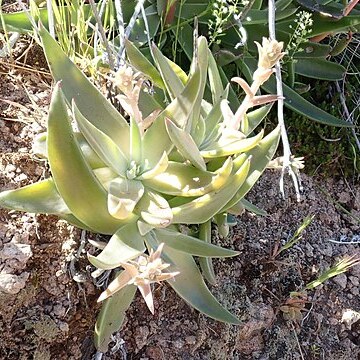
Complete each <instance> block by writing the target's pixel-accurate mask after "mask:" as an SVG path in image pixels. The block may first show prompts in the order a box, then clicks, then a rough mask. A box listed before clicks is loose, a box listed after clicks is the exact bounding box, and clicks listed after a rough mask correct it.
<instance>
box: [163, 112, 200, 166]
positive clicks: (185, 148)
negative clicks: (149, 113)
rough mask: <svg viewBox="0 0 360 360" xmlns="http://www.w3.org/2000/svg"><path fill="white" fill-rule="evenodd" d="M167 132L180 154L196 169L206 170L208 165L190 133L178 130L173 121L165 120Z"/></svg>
mask: <svg viewBox="0 0 360 360" xmlns="http://www.w3.org/2000/svg"><path fill="white" fill-rule="evenodd" d="M165 124H166V130H167V132H168V134H169V137H170V139H171V141H172V142H173V143H174V145H175V146H176V147H177V149H178V150H179V152H180V153H181V154H182V155H183V156H184V158H185V159H188V160H189V161H190V162H191V163H192V164H193V165H194V166H195V167H197V168H198V169H200V170H204V171H205V170H206V164H205V161H204V159H203V158H202V156H201V155H200V152H199V149H198V147H197V145H196V144H195V141H194V140H193V138H192V137H191V135H190V134H189V133H187V132H186V131H185V130H182V129H180V128H178V127H177V126H176V125H175V124H174V123H173V122H172V121H171V120H169V119H165Z"/></svg>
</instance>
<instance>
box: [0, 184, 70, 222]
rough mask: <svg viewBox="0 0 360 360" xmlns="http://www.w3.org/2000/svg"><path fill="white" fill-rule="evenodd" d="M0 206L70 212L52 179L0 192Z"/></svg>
mask: <svg viewBox="0 0 360 360" xmlns="http://www.w3.org/2000/svg"><path fill="white" fill-rule="evenodd" d="M0 206H1V207H4V208H7V209H12V210H18V211H27V212H30V213H36V214H55V215H59V214H71V211H70V210H69V209H68V207H67V206H66V204H65V202H64V200H63V199H62V198H61V196H60V195H59V192H58V191H57V189H56V186H55V184H54V181H53V180H52V179H46V180H43V181H39V182H37V183H35V184H31V185H27V186H23V187H21V188H19V189H15V190H7V191H3V192H1V193H0Z"/></svg>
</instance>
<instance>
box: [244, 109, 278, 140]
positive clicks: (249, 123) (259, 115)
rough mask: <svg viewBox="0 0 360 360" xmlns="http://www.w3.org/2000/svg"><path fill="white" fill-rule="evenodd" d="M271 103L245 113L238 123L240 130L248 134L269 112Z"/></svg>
mask: <svg viewBox="0 0 360 360" xmlns="http://www.w3.org/2000/svg"><path fill="white" fill-rule="evenodd" d="M272 106H273V104H269V105H266V106H261V107H260V108H258V109H256V110H253V111H250V112H249V113H247V114H246V115H245V118H244V120H243V121H242V122H241V123H240V131H241V132H242V133H243V134H245V135H246V136H248V135H250V134H251V133H252V132H253V130H254V129H256V127H257V126H258V125H259V124H260V123H261V122H262V121H263V120H264V118H265V117H266V115H267V114H268V113H269V111H270V109H271V108H272Z"/></svg>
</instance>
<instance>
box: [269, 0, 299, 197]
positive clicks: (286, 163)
mask: <svg viewBox="0 0 360 360" xmlns="http://www.w3.org/2000/svg"><path fill="white" fill-rule="evenodd" d="M269 37H270V39H271V40H276V34H275V0H269ZM275 76H276V93H277V95H278V103H277V111H278V122H279V125H280V131H281V141H282V144H283V152H284V155H283V164H282V171H281V178H280V192H281V194H282V196H283V198H285V192H284V174H285V171H288V173H289V174H290V176H291V178H292V180H293V184H294V187H295V192H296V199H297V201H300V187H301V183H300V176H299V173H298V172H297V174H295V172H294V170H293V169H292V167H291V166H290V161H291V150H290V144H289V139H288V135H287V132H286V127H285V121H284V93H283V88H282V79H281V66H280V62H279V61H277V62H276V64H275Z"/></svg>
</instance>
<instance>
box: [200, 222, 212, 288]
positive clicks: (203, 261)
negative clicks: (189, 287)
mask: <svg viewBox="0 0 360 360" xmlns="http://www.w3.org/2000/svg"><path fill="white" fill-rule="evenodd" d="M199 239H200V240H202V241H204V242H206V243H211V220H209V221H207V222H205V223H203V224H200V225H199ZM199 265H200V268H201V271H202V273H203V275H204V277H205V279H206V280H207V281H208V282H209V283H210V284H212V285H215V284H216V275H215V271H214V266H213V262H212V259H211V258H209V257H201V258H199Z"/></svg>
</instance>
